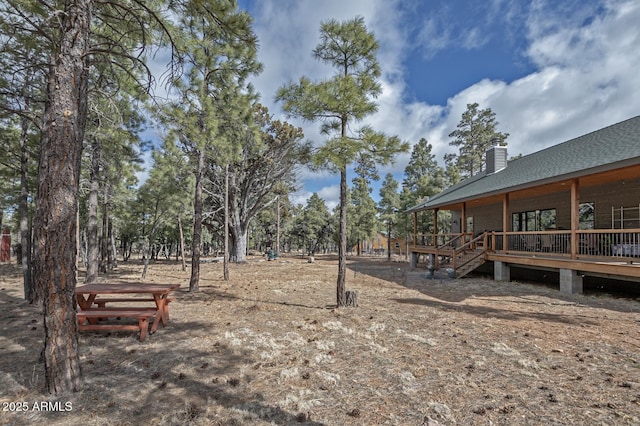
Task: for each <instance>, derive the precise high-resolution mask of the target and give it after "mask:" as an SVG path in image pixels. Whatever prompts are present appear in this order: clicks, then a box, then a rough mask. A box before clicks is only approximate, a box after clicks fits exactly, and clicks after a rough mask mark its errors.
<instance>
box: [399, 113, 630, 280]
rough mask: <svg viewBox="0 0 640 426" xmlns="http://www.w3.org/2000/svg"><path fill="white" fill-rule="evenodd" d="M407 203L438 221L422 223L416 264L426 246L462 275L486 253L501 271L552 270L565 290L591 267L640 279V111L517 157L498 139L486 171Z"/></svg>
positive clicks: (437, 262) (438, 262) (439, 264)
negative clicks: (445, 215) (424, 229)
mask: <svg viewBox="0 0 640 426" xmlns="http://www.w3.org/2000/svg"><path fill="white" fill-rule="evenodd" d="M443 210H448V211H450V212H451V222H450V223H449V224H448V225H449V226H450V229H451V230H452V231H451V232H450V233H446V234H445V233H440V232H439V231H438V229H439V228H442V224H438V214H437V213H438V212H439V211H443ZM407 212H408V213H411V214H413V218H414V223H417V221H418V215H421V214H428V215H433V221H434V229H433V232H432V233H430V234H418V233H416V232H414V236H413V245H411V246H410V253H411V264H412V267H415V266H416V265H417V260H418V257H419V256H420V255H427V256H428V257H429V258H430V260H431V265H432V267H434V268H443V267H446V268H448V269H450V271H452V272H454V273H455V276H456V277H461V276H464V275H465V274H467V273H469V272H470V271H472V270H474V269H476V268H477V267H479V266H480V265H482V264H484V263H486V262H493V265H494V277H495V279H497V280H509V279H510V270H511V269H510V268H511V267H514V266H517V267H519V268H521V267H524V268H533V269H546V270H554V271H558V272H559V275H560V290H561V291H563V292H567V293H574V292H582V288H583V282H582V279H583V276H600V277H608V278H615V279H625V280H630V281H636V282H640V116H638V117H634V118H631V119H628V120H626V121H623V122H620V123H617V124H614V125H611V126H609V127H606V128H603V129H600V130H597V131H595V132H592V133H589V134H586V135H584V136H581V137H578V138H575V139H572V140H569V141H566V142H564V143H560V144H558V145H555V146H552V147H549V148H547V149H544V150H542V151H539V152H536V153H533V154H530V155H527V156H524V157H521V158H518V159H515V160H513V161H507V148H506V147H503V146H493V147H492V148H490V149H489V151H487V153H486V164H485V168H484V170H483V171H482V172H480V173H478V174H477V175H475V176H473V177H471V178H468V179H466V180H464V181H462V182H460V183H458V184H457V185H454V186H452V187H450V188H448V189H446V190H445V191H443V192H441V193H440V194H438V195H436V196H434V197H432V198H431V199H429V200H427V201H425V202H423V203H421V204H419V205H417V206H415V207H413V208H411V209H409V210H408V211H407Z"/></svg>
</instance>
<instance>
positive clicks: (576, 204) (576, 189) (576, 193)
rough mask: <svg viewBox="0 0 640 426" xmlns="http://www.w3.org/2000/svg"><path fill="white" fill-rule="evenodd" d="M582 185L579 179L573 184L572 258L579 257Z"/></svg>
mask: <svg viewBox="0 0 640 426" xmlns="http://www.w3.org/2000/svg"><path fill="white" fill-rule="evenodd" d="M579 209H580V184H579V182H578V179H574V180H573V181H572V182H571V258H572V259H576V258H577V257H578V234H577V232H576V231H577V230H578V228H579V227H580V213H579Z"/></svg>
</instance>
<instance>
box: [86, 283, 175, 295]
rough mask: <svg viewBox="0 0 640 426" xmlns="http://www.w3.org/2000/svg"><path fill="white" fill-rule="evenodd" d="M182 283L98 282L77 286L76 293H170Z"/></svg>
mask: <svg viewBox="0 0 640 426" xmlns="http://www.w3.org/2000/svg"><path fill="white" fill-rule="evenodd" d="M178 287H180V284H147V283H138V284H136V283H123V284H115V283H97V284H87V285H82V286H79V287H76V294H123V293H129V294H135V293H170V292H172V291H174V290H176V289H177V288H178Z"/></svg>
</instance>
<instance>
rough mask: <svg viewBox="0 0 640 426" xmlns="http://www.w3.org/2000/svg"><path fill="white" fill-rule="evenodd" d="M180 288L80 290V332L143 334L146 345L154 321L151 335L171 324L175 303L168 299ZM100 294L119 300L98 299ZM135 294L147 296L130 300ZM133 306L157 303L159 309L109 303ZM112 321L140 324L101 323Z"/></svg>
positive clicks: (99, 287) (105, 286)
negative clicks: (150, 321) (110, 319)
mask: <svg viewBox="0 0 640 426" xmlns="http://www.w3.org/2000/svg"><path fill="white" fill-rule="evenodd" d="M178 287H180V285H179V284H88V285H84V286H80V287H76V296H77V300H78V307H79V310H78V312H77V314H76V315H77V319H78V328H79V330H139V331H140V340H141V341H142V340H144V339H145V337H146V336H147V330H148V329H149V320H150V319H151V318H153V319H154V320H153V323H152V324H151V330H150V333H151V334H153V333H155V332H156V330H157V328H158V324H162V325H163V326H165V325H166V324H167V322H168V321H169V302H171V301H172V300H173V299H170V298H169V297H168V295H169V293H171V292H172V291H174V290H176V289H177V288H178ZM99 294H100V295H103V296H104V295H115V296H116V297H97V296H98V295H99ZM134 294H140V295H143V296H142V297H129V295H134ZM121 296H126V297H121ZM150 296H152V297H150ZM131 302H134V303H142V304H144V303H145V302H147V303H148V302H153V303H154V305H155V307H151V306H149V307H145V306H141V307H138V306H130V305H125V306H106V305H107V304H108V303H114V304H118V303H131ZM96 306H97V307H96ZM108 318H118V319H120V318H133V319H137V320H138V324H137V325H134V324H121V323H120V324H113V323H99V321H100V320H104V319H108ZM85 322H86V324H85Z"/></svg>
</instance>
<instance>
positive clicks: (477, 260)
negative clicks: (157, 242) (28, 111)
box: [455, 250, 486, 278]
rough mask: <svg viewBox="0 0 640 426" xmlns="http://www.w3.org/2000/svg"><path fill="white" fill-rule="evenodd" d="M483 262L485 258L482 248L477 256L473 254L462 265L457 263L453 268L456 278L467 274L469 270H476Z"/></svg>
mask: <svg viewBox="0 0 640 426" xmlns="http://www.w3.org/2000/svg"><path fill="white" fill-rule="evenodd" d="M485 262H486V260H485V258H484V250H482V251H481V252H480V253H479V256H474V257H473V258H471V259H470V260H468V261H467V262H466V263H464V264H462V265H458V266H457V267H456V268H455V274H456V278H462V277H464V276H465V275H467V274H469V273H470V272H472V271H474V270H476V269H477V268H479V267H480V266H482V265H484V263H485Z"/></svg>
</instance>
